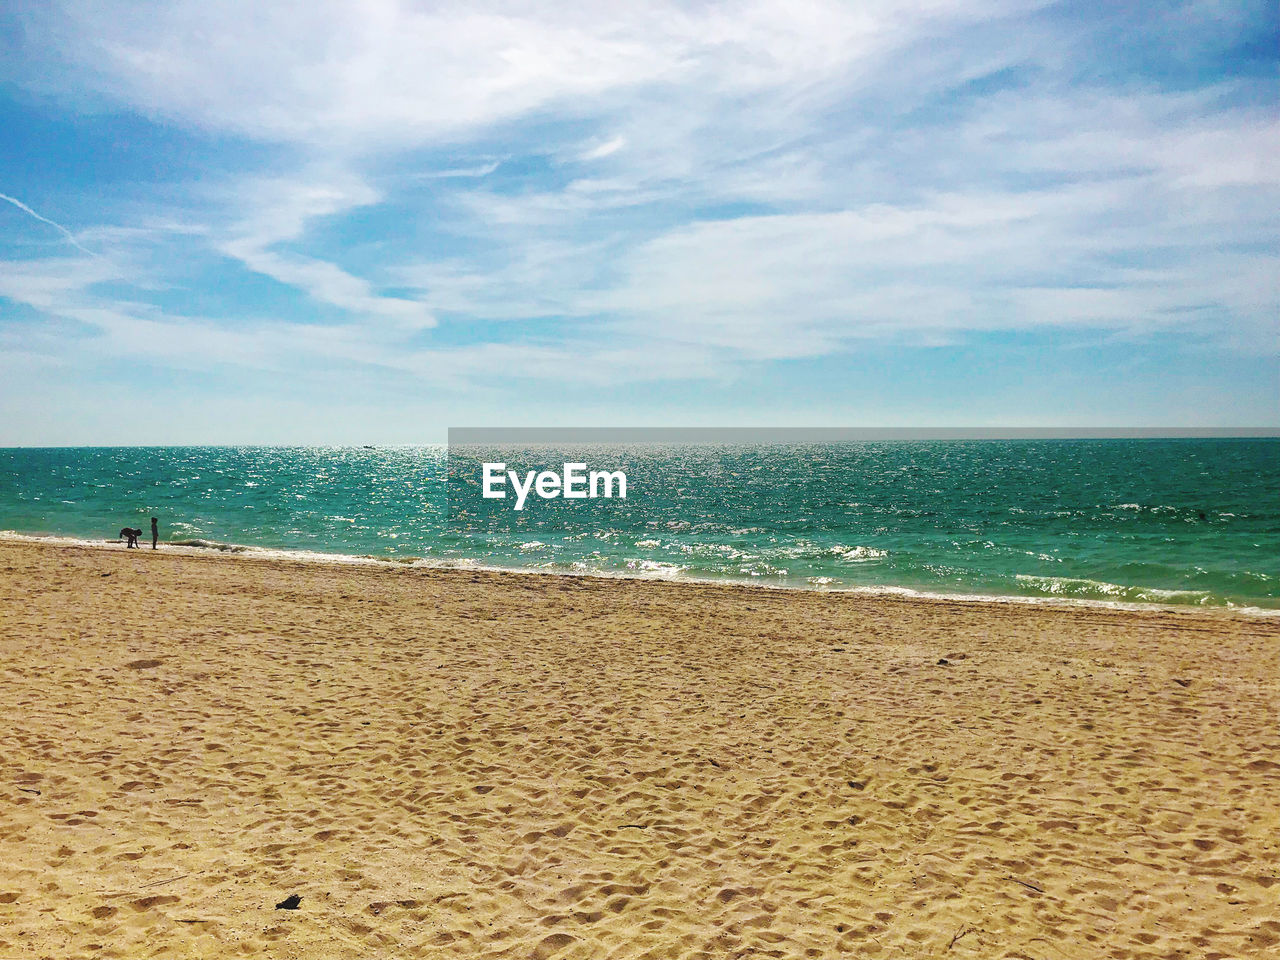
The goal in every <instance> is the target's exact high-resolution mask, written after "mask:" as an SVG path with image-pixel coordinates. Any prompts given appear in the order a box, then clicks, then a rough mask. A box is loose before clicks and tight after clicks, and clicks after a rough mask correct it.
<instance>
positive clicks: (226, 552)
mask: <svg viewBox="0 0 1280 960" xmlns="http://www.w3.org/2000/svg"><path fill="white" fill-rule="evenodd" d="M3 543H36V544H44V545H48V546H51V547H57V548H65V549H85V550H106V551H112V552H114V551H118V550H125V549H127V548H126V546H125V543H124V541H122V540H111V539H107V538H103V539H101V540H92V539H85V538H83V537H72V536H65V535H62V534H53V533H49V534H46V533H23V532H20V531H16V530H0V544H3ZM136 549H143V550H150V549H151V548H150V546H149V545H145V544H144V545H143V546H141V547H139V548H136ZM153 552H155V553H164V554H167V555H171V556H185V557H207V558H217V559H224V560H245V561H252V562H280V563H298V564H317V565H321V566H353V567H366V568H367V567H378V568H382V569H412V570H424V571H434V572H439V573H445V574H448V573H452V572H463V573H466V572H479V573H493V574H498V575H500V576H517V577H527V576H532V577H568V578H571V579H587V580H604V581H619V580H622V581H638V582H643V583H669V584H675V585H679V586H704V587H725V588H728V589H741V590H747V591H757V590H763V591H777V592H782V593H801V594H808V593H816V594H827V595H833V596H847V597H867V598H871V599H899V600H902V601H905V602H913V601H921V602H925V603H939V602H940V603H971V604H980V605H981V604H995V605H1003V604H1013V605H1015V606H1032V607H1041V606H1043V607H1050V608H1059V609H1072V608H1087V609H1100V610H1119V611H1129V612H1134V613H1143V612H1157V613H1159V612H1164V613H1178V612H1182V611H1191V612H1195V613H1201V614H1205V615H1209V616H1241V617H1261V618H1276V619H1280V607H1277V608H1273V607H1257V606H1251V605H1244V604H1235V603H1223V604H1186V603H1152V602H1142V601H1132V600H1104V599H1099V598H1095V597H1069V596H1052V595H1049V596H1044V595H1040V596H1036V595H1025V594H1000V593H968V592H960V591H956V592H943V591H932V590H925V589H916V588H911V587H901V586H894V585H890V584H876V585H873V584H866V585H839V586H834V585H825V584H824V585H806V586H801V585H798V584H794V583H771V582H768V581H760V580H751V579H745V578H744V579H737V578H729V577H720V578H713V577H699V576H693V575H679V576H665V575H662V576H660V575H652V574H646V573H643V572H633V571H597V570H592V571H578V570H558V569H547V568H545V567H542V568H538V567H507V566H499V565H496V564H492V563H483V562H481V561H478V560H453V559H436V558H431V557H420V556H412V557H394V556H389V555H388V556H375V555H372V554H350V553H329V552H324V551H318V550H293V549H286V548H277V547H262V546H256V545H253V544H241V543H223V542H220V541H202V542H201V543H200V545H198V546H195V545H192V544H191V543H189V542H181V541H179V542H176V543H175V542H162V543H161V544H160V549H159V550H156V551H153Z"/></svg>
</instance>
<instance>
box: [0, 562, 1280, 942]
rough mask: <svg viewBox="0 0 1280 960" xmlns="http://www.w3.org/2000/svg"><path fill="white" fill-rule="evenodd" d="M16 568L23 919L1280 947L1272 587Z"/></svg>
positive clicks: (582, 938)
mask: <svg viewBox="0 0 1280 960" xmlns="http://www.w3.org/2000/svg"><path fill="white" fill-rule="evenodd" d="M0 570H2V571H3V574H2V575H0V704H3V706H4V710H5V716H4V719H3V721H2V722H0V805H2V809H3V815H2V816H0V957H2V958H11V957H24V958H25V957H49V958H68V957H89V956H93V957H153V956H155V957H159V956H164V957H195V956H208V957H215V956H270V957H298V958H302V957H306V958H316V957H342V958H346V957H352V958H355V957H417V956H421V957H455V956H456V957H471V958H487V957H513V958H514V957H519V958H528V957H537V958H548V957H566V958H567V957H573V958H599V957H628V958H630V957H637V958H638V957H652V958H666V957H707V958H720V957H742V956H756V957H815V958H818V957H821V958H835V957H846V956H849V957H851V956H859V957H862V956H866V957H883V958H893V957H947V958H952V957H955V958H963V957H977V958H993V957H1020V958H1035V960H1041V958H1044V960H1048V958H1081V960H1088V958H1098V957H1116V958H1139V957H1152V958H1155V957H1160V958H1167V957H1188V958H1190V957H1197V958H1210V957H1275V956H1277V955H1280V730H1278V729H1277V718H1278V717H1280V667H1278V666H1277V664H1278V663H1280V659H1278V658H1280V620H1277V619H1275V618H1261V617H1248V616H1240V615H1232V614H1229V613H1223V612H1218V613H1213V612H1201V611H1196V610H1187V611H1160V610H1152V611H1144V612H1132V611H1117V610H1108V609H1102V608H1097V607H1093V608H1090V607H1074V608H1073V607H1064V606H1058V607H1054V606H1047V605H1039V606H1035V605H1025V604H1020V605H1015V604H999V603H973V602H952V601H944V600H933V601H931V600H914V599H898V598H892V597H862V596H851V595H836V594H821V593H808V592H799V591H769V590H760V589H750V588H740V587H729V586H725V587H720V586H702V585H690V584H672V583H662V582H649V581H634V580H633V581H626V580H612V581H610V580H601V579H586V578H568V577H552V576H537V575H520V574H499V573H486V572H459V571H430V570H422V569H410V568H401V567H397V566H396V565H392V564H387V565H378V566H368V567H362V566H342V565H325V564H314V563H301V562H293V561H287V560H252V561H251V560H245V559H242V558H234V557H220V556H209V557H203V556H199V557H197V556H177V555H174V554H167V553H166V552H164V551H163V550H161V551H159V552H155V553H153V552H152V551H150V550H138V551H124V550H107V549H90V548H76V547H69V546H62V545H48V544H38V543H16V542H0ZM290 895H297V896H298V897H300V901H299V903H298V908H297V909H295V910H285V909H277V908H276V904H277V903H281V902H284V901H285V900H286V898H287V897H289V896H290Z"/></svg>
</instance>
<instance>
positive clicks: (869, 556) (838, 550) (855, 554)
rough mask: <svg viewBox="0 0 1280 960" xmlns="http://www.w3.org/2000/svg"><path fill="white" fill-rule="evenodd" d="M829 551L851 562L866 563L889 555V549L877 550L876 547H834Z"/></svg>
mask: <svg viewBox="0 0 1280 960" xmlns="http://www.w3.org/2000/svg"><path fill="white" fill-rule="evenodd" d="M827 552H828V553H830V554H832V555H833V556H837V557H839V558H840V559H841V560H847V561H848V562H849V563H866V562H867V561H868V560H880V559H883V558H884V557H887V556H888V555H889V551H888V550H877V549H876V548H875V547H864V546H862V545H858V546H856V547H832V548H830V549H829V550H828V551H827Z"/></svg>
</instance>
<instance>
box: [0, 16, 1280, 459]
mask: <svg viewBox="0 0 1280 960" xmlns="http://www.w3.org/2000/svg"><path fill="white" fill-rule="evenodd" d="M1278 87H1280V83H1278V81H1277V14H1276V11H1275V7H1274V4H1272V3H1261V2H1260V3H1215V2H1198V3H1147V4H1111V3H1065V4H1054V3H1018V2H1004V0H996V2H948V0H931V2H925V3H921V4H901V3H889V2H878V0H877V2H869V3H854V2H838V0H830V2H828V0H788V2H786V3H783V2H776V0H768V2H742V3H708V2H698V3H665V2H664V3H657V2H654V3H639V4H632V5H613V4H599V5H582V4H557V3H538V4H529V3H488V2H473V3H456V4H412V3H396V2H386V0H361V2H351V3H343V2H336V0H335V2H323V0H320V2H312V3H305V4H304V3H299V4H294V3H276V4H259V3H256V2H247V0H200V2H184V0H176V2H175V0H170V2H165V3H156V4H152V3H146V2H136V0H135V2H130V3H111V2H101V3H88V2H80V3H48V4H43V3H42V4H35V3H17V4H8V5H5V7H4V8H3V11H2V12H0V194H3V200H0V444H80V443H102V444H110V443H197V442H209V443H218V442H227V443H239V442H244V443H250V442H268V443H270V442H298V443H325V442H335V443H340V442H353V443H366V442H367V443H382V442H419V441H437V440H441V439H443V437H444V432H445V428H446V427H448V426H450V425H454V426H462V425H485V424H489V425H700V424H701V425H768V426H778V425H796V426H859V425H862V426H912V425H914V426H949V425H966V426H968V425H1027V426H1041V425H1043V426H1054V425H1129V426H1138V425H1183V426H1211V425H1280V363H1277V359H1278V354H1280V349H1278V348H1280V336H1278V334H1280V271H1278V269H1277V261H1276V254H1277V245H1276V241H1277V233H1278V230H1277V227H1278V226H1280V216H1278V214H1277V211H1280V161H1278V160H1277V158H1278V157H1280V122H1278V118H1277V106H1276V105H1277V102H1278V101H1277V93H1278Z"/></svg>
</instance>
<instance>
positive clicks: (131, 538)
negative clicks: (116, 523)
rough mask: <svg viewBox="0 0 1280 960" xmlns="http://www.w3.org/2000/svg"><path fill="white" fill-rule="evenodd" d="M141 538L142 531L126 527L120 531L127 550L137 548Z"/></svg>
mask: <svg viewBox="0 0 1280 960" xmlns="http://www.w3.org/2000/svg"><path fill="white" fill-rule="evenodd" d="M140 536H142V531H141V530H140V529H137V528H135V527H125V528H123V529H122V530H121V531H120V539H121V540H123V541H125V549H128V548H130V547H136V546H137V545H138V538H139V537H140Z"/></svg>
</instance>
